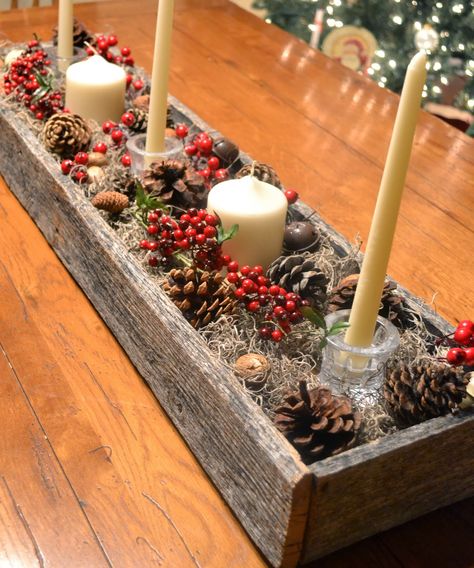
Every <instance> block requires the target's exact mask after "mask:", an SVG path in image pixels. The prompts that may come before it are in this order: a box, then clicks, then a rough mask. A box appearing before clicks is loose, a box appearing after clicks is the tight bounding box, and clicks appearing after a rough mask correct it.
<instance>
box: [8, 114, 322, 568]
mask: <svg viewBox="0 0 474 568" xmlns="http://www.w3.org/2000/svg"><path fill="white" fill-rule="evenodd" d="M0 144H1V146H0V170H1V171H2V173H3V175H4V177H5V179H6V181H7V183H8V185H9V186H10V188H11V189H12V191H13V192H14V193H15V194H16V195H17V197H18V198H19V199H20V201H21V202H22V204H23V206H24V207H25V208H26V209H27V210H28V212H29V213H30V215H31V216H32V217H33V219H34V220H35V221H36V223H37V225H38V227H39V228H40V229H41V231H42V232H43V234H44V235H45V237H46V238H47V240H48V241H49V243H50V244H51V245H52V247H53V248H54V250H55V251H56V252H57V254H58V256H59V257H60V258H61V260H62V261H63V263H64V264H65V265H66V267H67V268H68V270H69V271H70V272H71V274H72V275H73V276H74V278H75V279H76V281H77V282H78V284H79V285H80V286H81V287H82V289H83V290H84V291H85V293H86V294H87V296H88V297H89V298H90V300H91V301H92V303H93V304H94V305H95V307H96V309H97V310H98V311H99V313H100V314H101V316H102V317H103V319H104V320H105V321H106V323H107V325H108V326H109V327H110V329H111V330H112V332H113V333H114V334H115V336H116V337H117V339H118V340H119V342H120V343H121V345H122V346H123V348H124V349H125V351H126V352H127V354H128V355H129V356H130V358H131V360H132V361H133V362H134V364H135V366H136V367H137V369H138V370H139V372H140V373H141V374H142V376H143V377H144V378H145V379H146V380H147V382H148V383H149V384H150V386H151V388H152V390H153V392H154V393H155V394H156V396H157V398H158V399H159V401H160V402H161V404H162V405H163V407H164V408H165V410H166V411H167V413H168V415H169V416H170V418H171V419H172V421H173V422H174V423H175V425H176V426H177V427H178V429H179V430H180V432H181V433H182V435H183V437H184V438H185V439H186V441H187V442H188V444H189V446H190V447H191V449H192V450H193V452H194V453H195V455H196V456H197V458H198V459H199V460H200V462H201V464H202V466H203V467H204V469H205V470H206V472H207V473H208V474H209V476H210V477H211V479H212V480H213V481H214V483H215V485H216V486H217V488H218V489H219V490H220V492H221V493H222V495H223V496H224V498H225V499H226V500H227V502H228V503H229V505H230V506H231V508H232V509H233V511H234V512H235V514H236V515H237V517H238V518H239V520H240V521H241V523H242V524H243V526H244V527H245V529H246V530H247V531H248V533H249V535H250V536H251V537H252V539H253V540H254V542H255V543H256V544H257V546H258V547H259V548H260V549H261V550H262V552H263V553H264V554H265V556H266V557H267V558H268V559H269V560H270V562H271V563H272V564H273V565H275V566H294V565H295V564H296V562H297V561H298V558H299V555H300V552H301V548H302V541H303V535H304V530H305V525H306V519H307V512H308V507H309V499H310V492H311V475H310V473H309V470H308V469H307V468H306V467H305V466H304V465H303V464H302V463H301V461H300V459H299V456H298V455H297V453H296V452H295V450H293V448H292V447H291V446H290V445H289V444H288V443H287V442H286V440H285V439H284V438H283V436H281V435H280V434H279V433H278V432H277V431H276V429H275V428H274V427H273V425H272V424H271V423H270V421H269V420H268V418H267V417H266V416H265V415H264V414H263V413H262V412H261V410H260V409H259V408H258V407H257V406H256V405H255V404H254V403H253V402H252V401H251V400H250V399H249V398H248V396H247V395H246V394H245V393H244V392H243V391H242V388H241V386H240V385H239V384H238V382H237V380H236V379H235V378H234V377H233V376H232V375H231V373H229V371H228V370H226V369H225V367H224V366H223V365H222V364H220V363H219V362H218V361H216V360H215V358H214V357H213V356H212V354H211V352H210V351H209V349H208V348H207V346H206V344H205V342H204V341H203V340H202V338H201V337H200V336H199V335H198V334H197V333H196V332H195V331H194V330H193V329H192V328H191V326H190V325H189V324H188V323H187V322H186V321H185V320H184V318H183V317H182V316H181V314H180V312H179V311H178V310H177V308H176V307H175V306H174V305H173V304H172V303H171V302H170V301H169V300H168V298H167V297H166V295H165V294H164V293H163V292H162V291H161V290H160V289H159V288H158V287H157V286H155V285H153V286H150V282H151V281H150V279H149V277H148V275H147V274H146V272H145V271H144V270H143V269H142V267H140V266H139V265H138V263H137V262H136V261H135V260H134V259H133V258H132V257H131V255H130V254H129V253H128V252H127V251H126V249H125V247H124V246H123V245H122V243H121V242H119V240H118V238H117V237H116V236H115V235H114V233H113V231H112V229H111V228H110V227H109V226H108V225H107V224H106V223H105V221H104V220H103V219H102V218H101V217H100V216H99V215H98V213H97V211H96V210H94V208H93V207H92V206H91V205H90V203H89V202H88V201H87V200H86V199H85V198H84V196H83V194H82V191H81V190H80V189H78V188H77V186H75V185H74V184H73V183H72V182H70V181H69V180H67V179H66V178H64V176H61V174H60V172H59V168H58V166H57V163H56V162H55V161H54V159H53V158H52V157H51V156H49V155H48V154H47V153H46V152H45V151H44V149H43V148H42V147H41V146H40V144H39V143H38V141H37V140H36V138H35V137H34V136H33V135H32V134H31V132H29V131H28V130H27V128H26V127H25V126H24V125H23V124H21V123H20V122H19V121H18V120H17V119H16V118H15V117H14V116H13V115H12V114H11V113H8V112H0Z"/></svg>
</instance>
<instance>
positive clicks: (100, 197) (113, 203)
mask: <svg viewBox="0 0 474 568" xmlns="http://www.w3.org/2000/svg"><path fill="white" fill-rule="evenodd" d="M91 203H92V205H93V206H94V207H96V208H97V209H102V210H103V211H108V212H109V213H121V212H122V211H123V210H124V209H125V208H127V207H128V197H127V196H126V195H123V193H119V192H118V191H101V192H100V193H98V194H97V195H95V196H94V197H93V198H92V199H91Z"/></svg>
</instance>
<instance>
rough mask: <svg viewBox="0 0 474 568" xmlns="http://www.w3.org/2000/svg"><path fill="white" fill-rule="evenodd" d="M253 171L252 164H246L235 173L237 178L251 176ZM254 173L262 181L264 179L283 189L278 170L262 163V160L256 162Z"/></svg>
mask: <svg viewBox="0 0 474 568" xmlns="http://www.w3.org/2000/svg"><path fill="white" fill-rule="evenodd" d="M251 171H252V164H246V165H245V166H243V167H242V168H240V170H239V171H238V172H237V173H236V174H235V177H236V178H242V177H245V176H249V175H250V172H251ZM253 175H254V176H255V177H256V178H257V179H259V180H260V181H264V182H266V183H269V184H271V185H274V186H276V187H279V188H280V189H282V185H281V181H280V178H279V177H278V174H277V173H276V171H275V170H274V169H273V168H272V166H269V165H268V164H262V163H261V162H255V167H254V172H253Z"/></svg>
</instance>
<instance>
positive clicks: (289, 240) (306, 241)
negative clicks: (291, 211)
mask: <svg viewBox="0 0 474 568" xmlns="http://www.w3.org/2000/svg"><path fill="white" fill-rule="evenodd" d="M319 239H320V234H319V231H318V230H317V229H316V227H315V226H314V225H313V224H312V223H310V222H309V221H293V222H292V223H290V224H289V225H287V226H286V228H285V236H284V240H283V246H284V248H285V249H286V250H289V251H292V252H296V251H298V252H303V251H306V250H310V249H314V248H316V247H317V245H318V243H319Z"/></svg>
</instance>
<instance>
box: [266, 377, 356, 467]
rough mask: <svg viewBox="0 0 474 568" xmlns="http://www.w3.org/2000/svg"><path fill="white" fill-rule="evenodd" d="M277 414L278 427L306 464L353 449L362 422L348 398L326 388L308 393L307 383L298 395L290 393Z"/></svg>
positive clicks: (315, 389) (302, 382)
mask: <svg viewBox="0 0 474 568" xmlns="http://www.w3.org/2000/svg"><path fill="white" fill-rule="evenodd" d="M275 413H276V416H275V419H274V421H275V425H276V427H277V428H278V429H279V430H280V432H282V433H283V434H284V435H285V437H286V438H287V440H288V441H289V442H291V443H292V444H293V446H295V448H296V449H297V450H298V451H299V452H300V454H301V458H302V460H303V461H304V462H305V463H312V462H314V461H316V460H321V459H324V458H326V457H329V456H334V455H336V454H339V453H341V452H343V451H344V450H347V449H349V448H350V447H352V446H353V445H354V442H355V439H356V434H357V431H358V430H359V426H360V422H361V417H360V414H359V413H358V412H356V411H354V410H353V409H352V405H351V401H350V400H349V399H348V398H347V397H345V396H335V395H333V394H332V393H331V391H330V390H329V389H327V388H323V387H318V388H314V389H312V390H310V391H308V387H307V384H306V381H300V383H299V392H293V393H290V394H288V395H287V396H286V398H285V400H284V403H283V405H282V406H280V407H279V408H277V409H276V410H275Z"/></svg>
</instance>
